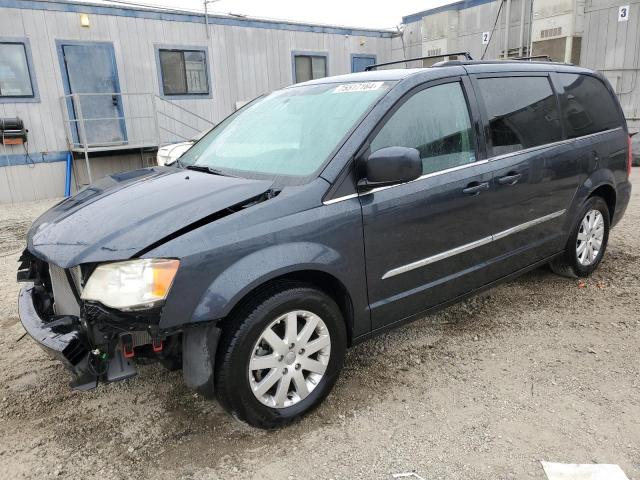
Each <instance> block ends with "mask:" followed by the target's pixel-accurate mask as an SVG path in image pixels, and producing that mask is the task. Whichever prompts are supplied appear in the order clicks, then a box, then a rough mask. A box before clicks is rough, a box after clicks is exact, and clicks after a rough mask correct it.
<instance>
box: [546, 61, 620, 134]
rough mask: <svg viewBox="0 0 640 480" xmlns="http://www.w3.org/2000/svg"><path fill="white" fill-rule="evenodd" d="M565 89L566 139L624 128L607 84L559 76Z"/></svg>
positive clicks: (590, 79)
mask: <svg viewBox="0 0 640 480" xmlns="http://www.w3.org/2000/svg"><path fill="white" fill-rule="evenodd" d="M558 77H559V78H560V83H561V84H562V86H563V87H564V91H565V95H564V98H563V102H562V103H563V105H562V110H563V115H564V119H565V127H566V129H567V137H569V138H576V137H580V136H582V135H589V134H591V133H597V132H603V131H605V130H611V129H613V128H618V127H620V126H621V125H622V122H621V120H620V113H619V112H618V108H617V107H616V104H615V102H614V100H613V97H612V96H611V93H610V92H609V90H608V89H607V88H606V87H605V86H604V84H603V83H602V82H601V81H600V80H598V79H597V78H595V77H591V76H589V75H579V74H573V73H560V74H558Z"/></svg>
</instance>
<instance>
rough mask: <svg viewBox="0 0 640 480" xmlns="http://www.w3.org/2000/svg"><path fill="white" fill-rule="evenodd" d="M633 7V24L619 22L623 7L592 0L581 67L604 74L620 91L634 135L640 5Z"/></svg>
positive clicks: (638, 118)
mask: <svg viewBox="0 0 640 480" xmlns="http://www.w3.org/2000/svg"><path fill="white" fill-rule="evenodd" d="M624 4H625V5H627V4H628V5H629V7H630V9H629V10H630V11H629V20H628V21H626V22H619V21H618V8H619V7H620V6H621V5H622V4H621V3H617V2H614V1H612V0H592V1H591V2H590V3H589V5H588V6H586V7H585V19H584V36H583V40H582V52H581V56H580V64H581V65H583V66H585V67H588V68H593V69H596V70H600V71H601V72H602V73H603V74H604V75H605V76H606V77H607V78H608V80H609V81H610V82H611V85H612V86H613V88H614V89H615V91H616V94H617V95H618V98H619V99H620V103H621V104H622V108H623V110H624V113H625V117H627V122H628V124H629V127H630V129H631V130H632V131H638V130H640V78H639V77H640V1H638V0H635V1H628V2H624Z"/></svg>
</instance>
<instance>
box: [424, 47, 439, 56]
mask: <svg viewBox="0 0 640 480" xmlns="http://www.w3.org/2000/svg"><path fill="white" fill-rule="evenodd" d="M441 52H442V49H441V48H432V49H430V50H427V57H432V56H434V55H440V53H441Z"/></svg>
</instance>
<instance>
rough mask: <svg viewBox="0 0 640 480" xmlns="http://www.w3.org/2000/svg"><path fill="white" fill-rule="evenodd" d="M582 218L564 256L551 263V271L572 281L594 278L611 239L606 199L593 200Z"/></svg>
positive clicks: (585, 209) (585, 207)
mask: <svg viewBox="0 0 640 480" xmlns="http://www.w3.org/2000/svg"><path fill="white" fill-rule="evenodd" d="M578 219H579V222H578V223H577V225H575V227H574V229H573V231H572V232H571V236H570V237H569V240H568V241H567V245H566V247H565V251H564V254H563V255H562V256H561V257H558V258H557V259H555V260H553V261H552V262H551V263H550V266H551V270H553V271H554V272H555V273H557V274H558V275H562V276H565V277H570V278H577V277H588V276H589V275H591V274H592V273H593V271H594V270H595V269H596V268H597V267H598V265H599V264H600V262H601V261H602V257H603V256H604V252H605V250H606V248H607V242H608V240H609V226H610V223H609V222H610V221H609V207H608V206H607V204H606V203H605V201H604V200H603V199H602V198H600V197H591V198H589V199H588V200H587V201H586V202H585V204H584V205H583V207H582V209H581V210H580V214H579V216H578Z"/></svg>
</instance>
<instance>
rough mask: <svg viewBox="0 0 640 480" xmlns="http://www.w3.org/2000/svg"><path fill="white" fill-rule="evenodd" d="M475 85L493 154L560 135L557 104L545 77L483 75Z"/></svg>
mask: <svg viewBox="0 0 640 480" xmlns="http://www.w3.org/2000/svg"><path fill="white" fill-rule="evenodd" d="M478 84H479V86H480V95H481V96H482V99H483V101H484V105H485V108H486V111H487V115H488V117H489V135H490V144H491V145H492V148H493V156H497V155H504V154H506V153H512V152H517V151H518V150H523V149H525V148H531V147H537V146H539V145H545V144H547V143H552V142H557V141H558V140H560V139H561V138H562V129H561V127H560V118H559V114H558V103H557V101H556V96H555V94H554V93H553V90H552V89H551V84H550V83H549V79H548V78H547V77H499V78H482V79H479V80H478Z"/></svg>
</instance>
